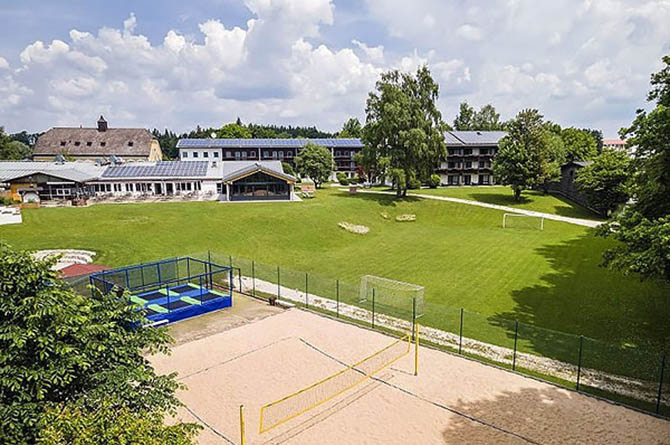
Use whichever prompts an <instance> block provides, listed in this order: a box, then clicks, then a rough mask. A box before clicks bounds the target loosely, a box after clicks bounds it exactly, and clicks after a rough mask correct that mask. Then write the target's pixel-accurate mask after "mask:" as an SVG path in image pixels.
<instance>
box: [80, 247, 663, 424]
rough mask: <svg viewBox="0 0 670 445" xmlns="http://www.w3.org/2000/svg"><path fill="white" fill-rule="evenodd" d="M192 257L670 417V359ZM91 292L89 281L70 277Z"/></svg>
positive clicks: (283, 272)
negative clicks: (419, 310)
mask: <svg viewBox="0 0 670 445" xmlns="http://www.w3.org/2000/svg"><path fill="white" fill-rule="evenodd" d="M190 256H191V257H193V258H199V259H202V260H208V261H211V262H213V263H216V264H219V265H223V266H232V267H233V268H234V272H235V277H234V279H233V288H234V290H235V291H237V292H240V293H243V294H247V295H250V296H254V297H257V298H262V299H266V300H278V301H280V302H282V303H283V304H285V305H293V306H299V307H303V308H306V309H309V310H312V311H316V312H319V313H325V314H328V315H331V316H333V317H336V318H341V319H344V320H346V321H348V322H352V323H355V324H359V325H362V326H365V327H368V328H374V329H377V330H380V331H385V332H389V331H393V332H396V333H407V332H413V328H414V324H415V323H419V324H420V332H421V339H422V342H423V343H424V344H427V345H430V346H432V347H435V348H438V349H442V350H446V351H450V352H454V353H458V354H462V355H464V356H468V357H470V358H474V359H476V360H480V361H483V362H486V363H490V364H494V365H497V366H500V367H503V368H507V369H510V370H513V371H516V372H519V373H522V374H526V375H530V376H532V377H535V378H539V379H542V380H545V381H548V382H551V383H554V384H557V385H560V386H564V387H566V388H570V389H575V390H577V391H580V392H583V393H588V394H591V395H595V396H598V397H601V398H604V399H608V400H611V401H613V402H616V403H620V404H623V405H627V406H629V407H633V408H636V409H639V410H642V411H645V412H648V413H652V414H656V415H659V416H663V417H670V363H669V361H670V358H668V357H667V354H664V353H650V352H645V351H641V350H639V349H637V348H633V347H621V346H616V345H613V344H609V343H606V342H603V341H600V340H595V339H592V338H588V337H584V336H579V335H574V334H568V333H564V332H559V331H553V330H550V329H544V328H540V327H537V326H532V325H529V324H525V323H522V322H516V321H514V320H501V319H500V318H497V317H496V318H493V317H487V316H484V315H481V314H477V313H474V312H469V311H466V310H464V309H457V308H453V307H448V306H444V305H440V304H435V303H432V302H429V301H426V302H425V308H424V310H425V315H423V316H422V317H420V318H417V316H416V313H414V311H413V310H412V309H408V307H411V305H403V307H392V306H389V305H383V304H380V303H379V302H377V301H375V300H374V298H373V299H368V300H365V301H361V298H360V283H351V282H346V281H342V280H337V279H332V278H325V277H321V276H318V275H314V274H309V273H306V272H300V271H296V270H293V269H291V268H286V267H281V266H278V265H271V264H265V263H262V262H258V261H254V260H250V259H246V258H240V257H234V256H231V255H228V254H224V253H221V252H199V253H195V254H191V255H190ZM69 281H70V282H71V284H72V286H73V287H74V288H75V289H76V290H77V291H79V292H81V293H83V294H85V295H88V294H89V293H90V291H89V290H88V289H87V286H88V276H83V277H76V278H74V279H71V280H69Z"/></svg>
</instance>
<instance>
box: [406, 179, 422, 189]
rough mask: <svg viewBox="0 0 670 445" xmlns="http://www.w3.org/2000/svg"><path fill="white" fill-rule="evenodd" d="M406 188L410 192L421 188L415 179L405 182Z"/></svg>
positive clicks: (419, 182)
mask: <svg viewBox="0 0 670 445" xmlns="http://www.w3.org/2000/svg"><path fill="white" fill-rule="evenodd" d="M407 188H408V189H410V190H416V189H420V188H421V181H419V180H418V179H416V178H409V181H408V182H407Z"/></svg>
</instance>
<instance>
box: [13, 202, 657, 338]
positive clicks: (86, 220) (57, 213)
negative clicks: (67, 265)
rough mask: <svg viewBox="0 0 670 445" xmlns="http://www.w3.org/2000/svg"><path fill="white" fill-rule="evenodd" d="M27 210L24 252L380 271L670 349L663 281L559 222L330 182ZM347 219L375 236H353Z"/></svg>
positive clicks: (565, 325) (458, 299) (18, 232)
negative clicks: (275, 195) (257, 192)
mask: <svg viewBox="0 0 670 445" xmlns="http://www.w3.org/2000/svg"><path fill="white" fill-rule="evenodd" d="M474 192H476V190H475V189H473V193H474ZM382 212H387V213H388V214H389V215H391V216H392V217H393V216H395V215H399V214H404V213H414V214H416V215H417V221H416V222H413V223H398V222H395V221H394V220H393V218H390V219H389V220H386V219H384V218H382V217H381V216H380V214H381V213H382ZM23 218H24V223H23V224H21V225H16V226H3V227H0V239H2V240H3V241H5V242H8V243H10V244H11V245H13V246H15V247H17V248H24V249H41V248H82V249H92V250H95V251H97V252H99V257H97V260H96V262H98V263H101V264H106V265H109V266H119V265H126V264H132V263H138V262H142V261H147V260H153V259H159V258H164V257H168V256H174V255H182V254H188V253H192V252H203V251H207V250H208V249H211V250H212V251H216V252H225V253H227V254H231V255H235V256H240V257H246V258H253V259H256V260H258V261H261V262H264V263H267V264H280V265H282V266H283V267H286V268H291V269H295V270H302V271H307V272H310V273H313V274H318V275H323V276H326V277H331V278H340V279H343V280H347V281H350V282H353V283H356V282H357V281H358V279H359V277H360V276H361V275H364V274H373V275H379V276H384V277H389V278H393V279H397V280H404V281H409V282H412V283H417V284H421V285H424V286H425V287H426V301H427V302H429V303H435V304H438V303H439V304H443V305H447V306H451V307H453V308H460V307H464V308H466V309H467V310H469V311H473V312H478V313H480V314H483V315H484V316H485V317H488V318H489V319H492V320H498V319H511V320H519V321H522V322H526V323H529V324H533V325H537V326H542V327H546V328H550V329H555V330H558V331H564V332H569V333H574V334H583V335H586V336H589V337H593V338H597V339H603V340H606V341H609V342H612V343H614V344H619V345H639V346H643V347H646V348H650V349H653V350H659V349H661V348H662V347H665V348H667V347H668V346H669V344H668V341H669V340H668V339H669V338H670V335H669V334H670V326H669V324H668V323H667V320H668V316H670V304H669V303H670V297H669V295H670V293H669V292H668V290H669V289H668V287H667V286H662V285H659V284H656V283H640V282H639V281H637V280H636V278H634V277H623V276H622V275H620V274H618V273H614V272H609V271H606V270H604V269H602V268H601V267H599V263H600V260H601V254H602V251H603V249H604V248H605V247H606V246H607V245H609V243H610V241H608V240H603V239H600V238H594V237H593V235H592V233H591V231H590V230H589V229H586V228H584V227H580V226H575V225H570V224H565V223H559V222H555V221H545V230H544V231H542V232H540V231H533V230H512V229H508V230H505V229H502V228H501V227H500V226H501V220H502V212H500V211H497V210H492V209H486V208H480V207H476V206H468V205H462V204H456V203H449V202H440V201H430V200H421V199H418V198H412V197H409V198H407V199H404V200H402V201H397V200H395V199H394V198H393V197H390V196H384V195H365V194H359V195H356V196H349V195H348V194H346V193H344V192H342V191H339V190H334V189H333V190H323V191H318V193H317V198H316V199H313V200H308V201H304V202H302V203H249V204H221V203H214V202H195V203H159V204H125V205H123V204H118V205H96V206H92V207H88V208H45V209H39V210H25V211H24V212H23ZM340 221H348V222H351V223H354V224H363V225H366V226H368V227H370V232H369V233H368V234H367V235H354V234H351V233H348V232H346V231H344V230H342V229H340V228H339V227H338V226H337V223H338V222H340Z"/></svg>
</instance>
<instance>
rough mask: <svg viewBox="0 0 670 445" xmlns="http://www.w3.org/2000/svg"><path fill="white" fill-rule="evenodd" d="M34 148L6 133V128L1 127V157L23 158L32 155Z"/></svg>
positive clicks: (9, 158) (6, 158)
mask: <svg viewBox="0 0 670 445" xmlns="http://www.w3.org/2000/svg"><path fill="white" fill-rule="evenodd" d="M31 154H32V150H31V148H30V147H29V146H27V145H26V144H24V143H22V142H19V141H15V140H12V138H11V137H10V136H8V135H7V134H5V129H4V128H2V127H0V159H5V160H21V159H24V158H27V157H30V155H31Z"/></svg>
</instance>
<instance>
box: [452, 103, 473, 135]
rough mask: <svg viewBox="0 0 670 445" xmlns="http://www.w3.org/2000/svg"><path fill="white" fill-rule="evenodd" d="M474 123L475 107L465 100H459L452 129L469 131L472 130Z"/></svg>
mask: <svg viewBox="0 0 670 445" xmlns="http://www.w3.org/2000/svg"><path fill="white" fill-rule="evenodd" d="M474 124H475V109H474V108H472V107H471V106H470V105H468V103H467V102H461V105H460V106H459V108H458V114H457V115H456V118H455V119H454V130H458V131H469V130H472V129H473V127H474Z"/></svg>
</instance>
